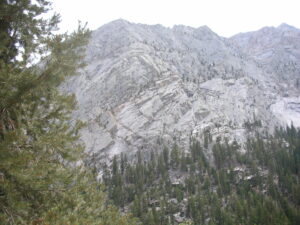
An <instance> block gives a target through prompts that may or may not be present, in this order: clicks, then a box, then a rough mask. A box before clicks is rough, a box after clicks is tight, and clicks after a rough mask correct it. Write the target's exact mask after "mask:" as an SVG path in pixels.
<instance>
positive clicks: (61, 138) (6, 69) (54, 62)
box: [0, 0, 135, 224]
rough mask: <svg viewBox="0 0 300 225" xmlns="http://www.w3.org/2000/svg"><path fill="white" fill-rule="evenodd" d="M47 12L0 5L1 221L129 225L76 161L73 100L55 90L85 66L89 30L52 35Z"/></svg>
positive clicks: (25, 0)
mask: <svg viewBox="0 0 300 225" xmlns="http://www.w3.org/2000/svg"><path fill="white" fill-rule="evenodd" d="M50 7H51V3H50V2H49V1H47V0H36V1H31V0H7V1H0V12H1V13H0V84H1V88H0V177H1V179H0V223H1V224H135V222H134V221H130V219H128V218H127V217H125V216H120V214H119V212H118V210H116V209H115V208H113V207H107V208H106V207H104V205H105V195H104V194H103V192H102V188H101V186H100V185H99V184H98V182H97V181H96V179H95V177H94V175H93V174H92V173H91V172H89V170H88V169H87V168H85V167H84V165H83V163H82V157H83V156H84V155H83V146H82V145H81V144H80V143H79V142H78V131H79V129H80V127H81V126H82V124H81V123H80V122H77V123H74V124H72V125H70V122H69V119H70V113H71V112H72V110H73V109H74V107H75V98H74V96H72V95H66V94H63V93H61V92H60V91H59V90H58V87H59V86H60V85H61V84H62V82H64V81H65V79H66V78H67V77H69V76H71V75H75V74H76V71H78V70H79V69H80V68H81V67H82V66H84V64H83V63H82V62H83V57H84V51H83V49H84V46H85V45H86V43H87V41H88V37H89V32H88V31H87V29H86V28H85V27H84V26H79V27H78V30H77V31H75V32H73V33H72V34H54V33H53V31H54V30H55V29H56V27H57V24H58V22H59V16H58V15H56V14H55V15H54V16H53V17H52V18H50V19H43V17H42V15H43V14H44V13H46V12H48V10H50ZM37 61H39V63H36V62H37ZM80 164H81V166H80Z"/></svg>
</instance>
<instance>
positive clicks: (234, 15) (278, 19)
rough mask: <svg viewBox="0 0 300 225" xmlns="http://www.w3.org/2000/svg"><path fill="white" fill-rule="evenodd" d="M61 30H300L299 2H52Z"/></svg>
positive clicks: (227, 33) (230, 32)
mask: <svg viewBox="0 0 300 225" xmlns="http://www.w3.org/2000/svg"><path fill="white" fill-rule="evenodd" d="M53 8H54V10H55V11H56V12H58V13H60V14H61V17H62V23H61V29H62V30H63V31H65V30H69V31H71V30H74V29H75V28H76V27H77V21H78V20H81V21H83V22H88V27H89V28H90V29H97V28H98V27H100V26H102V25H103V24H105V23H108V22H110V21H112V20H116V19H119V18H123V19H125V20H128V21H130V22H135V23H145V24H162V25H164V26H168V27H172V26H173V25H174V24H183V25H188V26H192V27H199V26H202V25H207V26H208V27H210V28H211V29H212V30H213V31H214V32H216V33H217V34H219V35H221V36H225V37H229V36H231V35H234V34H236V33H239V32H246V31H252V30H257V29H259V28H261V27H264V26H278V25H280V24H281V23H287V24H290V25H292V26H295V27H298V28H300V0H147V1H146V0H105V1H104V0H53Z"/></svg>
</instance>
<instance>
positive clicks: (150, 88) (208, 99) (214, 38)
mask: <svg viewBox="0 0 300 225" xmlns="http://www.w3.org/2000/svg"><path fill="white" fill-rule="evenodd" d="M299 33H300V31H299V30H297V29H296V28H293V27H289V26H288V25H282V26H280V27H278V28H263V29H262V30H260V31H257V32H251V33H246V34H240V35H237V36H234V37H232V38H230V39H226V38H223V37H220V36H218V35H217V34H215V33H214V32H212V31H211V30H210V29H209V28H208V27H200V28H197V29H195V28H191V27H186V26H174V27H173V28H172V29H171V28H165V27H163V26H160V25H155V26H150V25H143V24H133V23H130V22H127V21H124V20H117V21H113V22H111V23H109V24H106V25H104V26H102V27H101V28H99V29H98V30H95V31H94V32H93V33H92V37H91V40H90V43H89V45H88V46H87V57H86V61H87V63H88V65H87V67H86V68H85V70H84V71H81V74H80V75H79V76H76V77H72V78H71V79H70V80H69V81H68V82H67V83H66V84H65V86H64V87H63V89H64V91H67V92H72V93H75V94H76V97H77V100H78V110H77V111H76V112H74V115H73V117H74V118H79V119H81V120H82V121H84V122H86V124H87V126H86V128H84V129H83V130H82V132H81V135H82V139H83V141H84V143H85V145H86V149H87V152H88V153H90V154H91V155H93V157H94V158H97V159H101V158H104V157H111V156H112V155H115V154H119V153H121V152H126V153H129V154H131V153H134V152H135V151H136V150H137V149H141V150H145V151H148V150H150V149H156V146H157V143H160V142H165V143H173V142H176V143H177V144H179V145H180V146H182V147H183V148H184V147H185V146H188V144H189V140H190V137H191V136H193V137H195V138H199V139H201V138H202V137H203V134H204V133H205V132H207V131H209V132H210V133H211V134H212V136H213V137H214V138H216V137H218V136H220V137H228V138H229V139H230V140H233V139H236V140H238V141H241V142H242V141H244V140H245V138H246V136H247V133H249V129H247V126H245V123H246V124H251V123H253V124H255V122H256V121H260V122H261V125H260V127H259V128H258V129H267V130H272V128H274V127H275V126H278V125H284V124H286V123H290V122H291V121H293V122H294V124H297V125H299V126H300V121H299V118H300V110H299V109H300V99H299V93H300V92H299V90H300V87H299V86H300V82H299V77H300V74H299V62H300V52H299V46H300V36H299ZM297 80H298V82H299V83H298V86H297Z"/></svg>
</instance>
